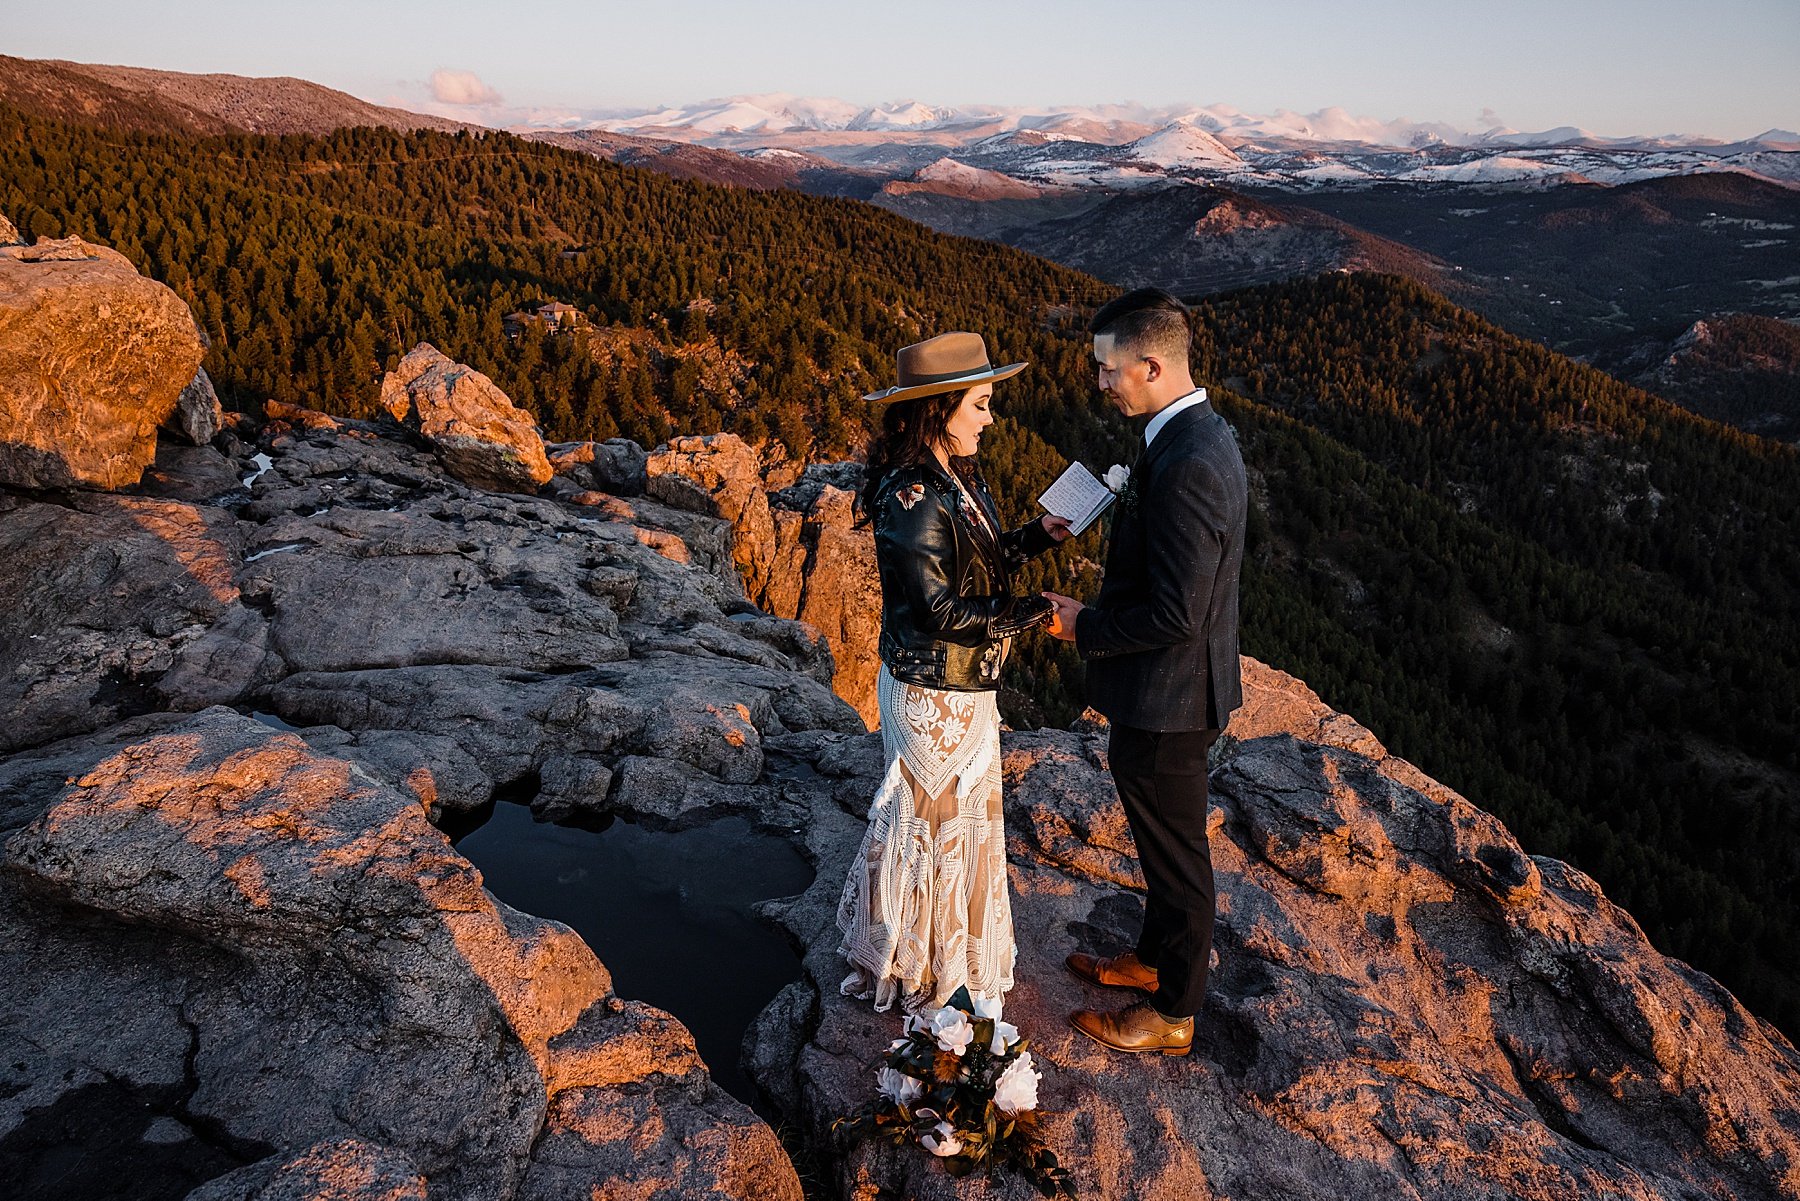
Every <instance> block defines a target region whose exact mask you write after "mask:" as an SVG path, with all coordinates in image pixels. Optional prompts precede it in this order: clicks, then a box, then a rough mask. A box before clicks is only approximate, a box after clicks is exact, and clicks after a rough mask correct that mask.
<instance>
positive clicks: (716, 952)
mask: <svg viewBox="0 0 1800 1201" xmlns="http://www.w3.org/2000/svg"><path fill="white" fill-rule="evenodd" d="M453 836H454V837H455V842H456V849H457V850H458V851H460V852H461V853H462V854H463V855H464V856H465V857H466V858H468V860H469V861H470V862H471V863H473V864H474V865H475V866H476V867H478V868H480V869H481V874H482V875H483V876H484V877H485V878H486V882H487V887H488V891H490V892H492V893H493V894H494V895H495V896H497V897H499V898H500V899H501V900H502V901H505V902H506V903H507V904H508V905H511V906H512V907H513V908H514V909H522V910H524V911H525V912H526V913H531V914H536V915H537V916H538V917H547V918H552V919H554V920H556V921H559V922H563V923H565V924H566V925H569V926H571V927H573V928H574V929H575V932H576V933H578V934H580V935H581V937H582V939H583V941H585V942H586V943H587V944H588V946H590V947H592V948H593V949H594V953H595V954H596V955H598V956H599V957H600V960H601V962H602V963H604V964H606V966H607V968H608V970H610V971H611V972H612V975H613V989H614V991H616V992H617V993H618V994H619V995H620V996H621V997H631V998H633V999H636V1000H640V1001H647V1002H649V1003H650V1004H652V1005H655V1006H657V1007H658V1008H660V1009H666V1010H668V1011H669V1012H670V1013H672V1014H674V1015H675V1016H676V1017H678V1018H680V1019H681V1021H682V1023H683V1024H684V1025H686V1026H687V1028H688V1029H689V1030H691V1031H692V1032H693V1035H694V1042H695V1043H696V1044H697V1045H698V1046H699V1048H700V1057H701V1058H702V1059H704V1060H705V1061H706V1066H707V1067H708V1068H709V1069H711V1071H712V1075H713V1079H715V1080H717V1081H718V1082H719V1084H720V1086H721V1087H723V1088H724V1089H725V1090H726V1091H728V1092H730V1093H731V1094H732V1095H733V1096H735V1097H737V1098H739V1099H740V1100H743V1101H746V1102H748V1101H750V1100H751V1095H752V1089H751V1086H750V1082H749V1079H748V1078H747V1077H746V1076H745V1075H744V1074H743V1071H742V1069H741V1068H739V1066H738V1056H739V1053H740V1051H741V1049H742V1045H743V1041H744V1032H745V1031H746V1030H748V1029H749V1028H750V1023H751V1022H753V1021H754V1020H755V1019H756V1015H757V1014H758V1013H760V1012H762V1009H763V1007H764V1006H765V1005H767V1004H768V1003H769V1002H770V1001H771V1000H773V999H774V997H775V994H776V993H778V992H780V991H781V990H782V989H783V988H784V987H786V986H787V985H788V984H791V983H792V982H793V981H795V980H798V979H799V978H800V960H799V958H798V957H797V956H796V955H795V954H794V951H793V948H792V947H790V946H789V945H788V942H787V940H786V939H785V938H784V937H782V935H780V934H778V933H777V932H775V931H774V930H773V929H771V928H770V927H769V926H768V925H767V924H765V923H764V922H763V921H762V920H761V919H760V918H758V917H757V916H756V914H755V913H754V912H752V909H751V907H752V906H753V905H755V904H756V903H757V902H758V901H764V900H770V899H773V898H775V897H787V896H793V895H794V894H795V893H798V892H802V891H804V890H805V888H806V887H807V885H809V884H811V883H812V878H813V873H812V869H811V868H810V867H809V866H807V863H806V860H805V859H803V858H802V857H801V856H800V853H799V852H798V851H796V850H795V849H794V848H793V846H792V845H790V844H789V843H788V842H787V841H786V840H785V839H783V838H780V837H778V836H776V835H772V834H763V833H759V832H757V831H756V830H754V829H752V828H751V826H750V823H749V822H747V821H745V820H743V819H742V818H723V819H721V820H719V821H716V822H712V823H710V824H707V825H704V826H696V827H695V828H693V829H690V830H680V831H676V832H674V833H659V832H656V831H651V830H645V829H643V828H641V827H639V826H634V825H632V824H630V823H629V822H623V821H615V822H612V823H611V824H610V825H607V826H605V827H604V828H600V829H579V828H576V827H573V826H559V825H552V824H550V823H547V822H537V821H534V820H532V816H531V811H530V810H529V809H527V808H526V807H525V806H523V805H518V804H509V803H501V804H497V805H495V806H494V814H493V816H492V817H491V818H489V819H488V820H487V822H486V823H485V824H483V825H481V826H479V827H477V828H476V829H474V830H471V831H469V832H467V833H462V834H459V835H455V834H453Z"/></svg>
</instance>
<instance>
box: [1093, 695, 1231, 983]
mask: <svg viewBox="0 0 1800 1201" xmlns="http://www.w3.org/2000/svg"><path fill="white" fill-rule="evenodd" d="M1218 737H1219V731H1217V730H1165V731H1157V730H1140V729H1137V728H1136V727H1134V726H1121V725H1115V726H1113V728H1112V736H1111V738H1110V740H1109V741H1108V743H1107V750H1106V754H1107V760H1108V762H1109V763H1110V764H1111V766H1112V777H1113V782H1114V783H1115V784H1116V785H1118V788H1119V799H1120V800H1121V801H1123V802H1124V804H1125V816H1126V818H1127V820H1129V821H1130V823H1131V837H1132V839H1133V841H1135V842H1136V843H1137V853H1138V864H1139V866H1141V867H1142V868H1143V871H1144V884H1145V892H1146V896H1145V899H1144V930H1143V933H1142V934H1141V935H1140V936H1139V937H1138V945H1137V954H1138V959H1139V960H1141V961H1142V962H1143V963H1145V964H1146V965H1148V966H1150V967H1153V968H1155V969H1156V972H1157V978H1158V981H1159V987H1158V988H1157V991H1156V995H1155V996H1153V997H1152V998H1151V999H1150V1003H1151V1004H1152V1005H1154V1006H1155V1007H1156V1010H1157V1012H1158V1013H1161V1014H1162V1015H1163V1016H1164V1017H1172V1018H1182V1017H1188V1016H1189V1015H1191V1014H1196V1013H1199V1012H1200V1007H1201V1005H1202V1004H1204V1002H1205V1000H1206V973H1207V969H1208V967H1209V966H1210V964H1211V960H1212V934H1213V898H1214V892H1213V871H1212V845H1211V844H1210V843H1209V842H1208V841H1207V838H1206V752H1207V750H1208V749H1210V748H1211V746H1212V744H1213V742H1214V741H1215V740H1217V738H1218Z"/></svg>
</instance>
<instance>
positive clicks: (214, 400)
mask: <svg viewBox="0 0 1800 1201" xmlns="http://www.w3.org/2000/svg"><path fill="white" fill-rule="evenodd" d="M224 413H225V410H224V407H223V406H222V405H220V404H219V394H218V392H216V391H215V390H214V389H213V382H212V377H211V376H210V375H208V374H206V368H204V367H202V368H200V369H199V370H198V371H196V372H194V379H193V382H192V383H190V384H189V385H188V386H187V387H185V388H183V389H182V390H181V395H179V396H177V397H176V398H175V411H174V412H173V413H171V414H170V415H169V418H168V420H167V421H165V422H164V423H163V428H164V429H167V430H169V431H171V432H173V433H176V434H179V435H181V436H182V437H183V438H186V439H187V440H188V441H189V442H191V443H193V444H194V445H195V446H205V445H206V444H207V443H209V442H211V441H212V440H213V439H214V438H215V437H217V436H218V433H219V429H220V428H221V424H222V422H223V420H224Z"/></svg>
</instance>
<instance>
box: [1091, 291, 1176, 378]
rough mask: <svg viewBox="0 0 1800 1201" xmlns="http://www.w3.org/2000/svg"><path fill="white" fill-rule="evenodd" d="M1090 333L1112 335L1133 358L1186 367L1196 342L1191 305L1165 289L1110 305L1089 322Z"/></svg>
mask: <svg viewBox="0 0 1800 1201" xmlns="http://www.w3.org/2000/svg"><path fill="white" fill-rule="evenodd" d="M1088 333H1090V334H1093V335H1094V336H1095V337H1099V336H1100V335H1101V334H1110V335H1112V340H1113V345H1115V346H1117V347H1119V348H1120V349H1121V350H1123V351H1125V353H1127V354H1130V355H1148V354H1154V355H1157V356H1158V357H1159V358H1162V359H1165V360H1167V361H1168V362H1171V363H1182V364H1185V363H1186V362H1187V361H1188V349H1189V347H1191V346H1192V345H1193V341H1194V330H1193V325H1192V323H1191V319H1190V317H1189V315H1188V307H1187V305H1185V304H1182V303H1181V301H1180V300H1178V299H1177V298H1175V297H1174V296H1171V295H1170V294H1169V293H1167V292H1165V291H1163V290H1162V289H1161V288H1138V289H1137V290H1135V291H1131V292H1127V293H1125V295H1123V296H1120V297H1117V298H1116V299H1113V300H1109V301H1107V302H1106V303H1105V304H1103V305H1101V306H1100V308H1099V310H1098V311H1097V312H1096V313H1095V314H1094V318H1093V320H1091V321H1089V322H1088Z"/></svg>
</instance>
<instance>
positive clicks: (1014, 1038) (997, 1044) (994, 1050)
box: [988, 1021, 1031, 1055]
mask: <svg viewBox="0 0 1800 1201" xmlns="http://www.w3.org/2000/svg"><path fill="white" fill-rule="evenodd" d="M1018 1041H1019V1028H1018V1027H1017V1026H1015V1025H1013V1024H1012V1023H1011V1022H1002V1021H995V1022H994V1039H993V1041H992V1042H990V1043H989V1044H988V1051H989V1052H990V1053H991V1054H994V1055H1004V1054H1005V1053H1006V1048H1008V1047H1010V1046H1012V1045H1013V1044H1014V1043H1016V1042H1018ZM1025 1053H1026V1054H1027V1055H1029V1054H1031V1052H1029V1051H1027V1052H1025Z"/></svg>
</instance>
